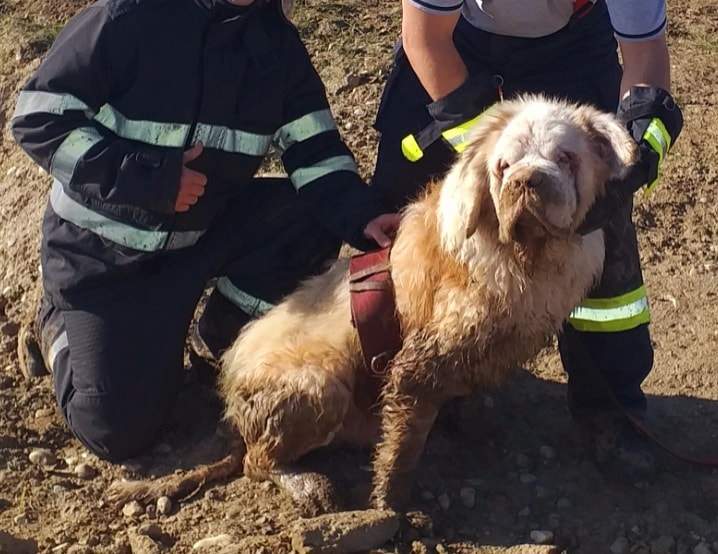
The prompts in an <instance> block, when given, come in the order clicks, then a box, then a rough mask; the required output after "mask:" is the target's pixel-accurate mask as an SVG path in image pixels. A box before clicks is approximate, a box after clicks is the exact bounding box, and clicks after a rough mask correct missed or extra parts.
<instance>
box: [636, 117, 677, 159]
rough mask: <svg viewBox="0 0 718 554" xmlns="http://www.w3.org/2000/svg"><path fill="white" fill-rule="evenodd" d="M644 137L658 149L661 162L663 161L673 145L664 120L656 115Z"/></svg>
mask: <svg viewBox="0 0 718 554" xmlns="http://www.w3.org/2000/svg"><path fill="white" fill-rule="evenodd" d="M643 139H644V140H645V141H646V142H647V143H648V144H650V145H651V148H653V150H655V151H656V154H658V159H659V162H662V161H663V158H665V156H666V154H668V149H669V148H670V147H671V135H670V134H669V133H668V130H667V129H666V126H665V125H663V122H662V121H661V120H660V119H658V118H657V117H654V118H653V119H652V120H651V122H650V123H649V125H648V128H647V129H646V132H645V133H643Z"/></svg>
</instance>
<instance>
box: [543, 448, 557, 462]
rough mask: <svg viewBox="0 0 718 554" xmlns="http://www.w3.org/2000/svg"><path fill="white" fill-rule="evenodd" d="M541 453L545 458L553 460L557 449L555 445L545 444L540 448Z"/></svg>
mask: <svg viewBox="0 0 718 554" xmlns="http://www.w3.org/2000/svg"><path fill="white" fill-rule="evenodd" d="M539 454H541V457H542V458H543V459H544V460H553V459H555V458H556V449H555V448H554V447H553V446H549V445H547V444H544V445H543V446H542V447H541V448H539Z"/></svg>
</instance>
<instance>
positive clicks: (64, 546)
mask: <svg viewBox="0 0 718 554" xmlns="http://www.w3.org/2000/svg"><path fill="white" fill-rule="evenodd" d="M69 546H70V543H69V542H63V543H62V544H58V545H57V546H55V547H54V548H53V549H52V550H50V552H52V553H53V554H55V553H60V552H66V551H67V549H68V547H69Z"/></svg>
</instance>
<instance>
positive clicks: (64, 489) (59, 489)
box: [52, 485, 67, 494]
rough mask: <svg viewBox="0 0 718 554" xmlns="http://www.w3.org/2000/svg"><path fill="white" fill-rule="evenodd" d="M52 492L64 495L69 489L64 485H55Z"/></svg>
mask: <svg viewBox="0 0 718 554" xmlns="http://www.w3.org/2000/svg"><path fill="white" fill-rule="evenodd" d="M52 492H54V493H55V494H63V493H66V492H67V487H63V486H62V485H53V486H52Z"/></svg>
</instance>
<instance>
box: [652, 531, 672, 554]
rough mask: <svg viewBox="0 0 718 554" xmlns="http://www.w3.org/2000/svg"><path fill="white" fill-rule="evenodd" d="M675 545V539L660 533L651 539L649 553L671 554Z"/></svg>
mask: <svg viewBox="0 0 718 554" xmlns="http://www.w3.org/2000/svg"><path fill="white" fill-rule="evenodd" d="M675 546H676V540H675V539H674V538H673V537H670V536H668V535H662V536H660V537H658V538H657V539H656V540H654V541H651V554H671V553H672V552H673V548H674V547H675Z"/></svg>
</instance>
